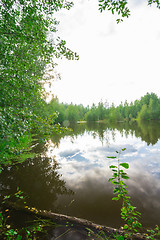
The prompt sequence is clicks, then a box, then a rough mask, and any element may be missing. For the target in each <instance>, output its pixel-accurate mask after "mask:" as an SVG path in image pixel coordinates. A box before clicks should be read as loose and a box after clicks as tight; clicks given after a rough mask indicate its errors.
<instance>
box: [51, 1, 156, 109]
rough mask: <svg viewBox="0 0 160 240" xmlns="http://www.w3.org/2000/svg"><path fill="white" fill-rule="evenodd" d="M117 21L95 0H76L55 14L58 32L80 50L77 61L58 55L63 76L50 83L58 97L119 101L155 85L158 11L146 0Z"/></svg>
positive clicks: (151, 88)
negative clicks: (101, 11)
mask: <svg viewBox="0 0 160 240" xmlns="http://www.w3.org/2000/svg"><path fill="white" fill-rule="evenodd" d="M131 10H132V15H131V17H130V18H129V19H126V20H124V22H123V23H121V24H118V25H117V24H116V21H115V19H116V18H115V17H114V16H113V15H112V14H111V13H109V12H104V13H102V14H100V13H99V12H98V6H97V0H94V1H93V0H92V1H76V2H75V7H74V8H73V9H71V10H70V11H64V12H62V13H60V14H58V19H60V21H61V24H60V28H59V35H60V36H62V38H64V39H65V40H66V41H67V43H68V46H69V47H70V48H71V49H73V50H74V51H76V52H78V53H79V55H80V60H79V61H77V62H76V61H67V60H61V61H59V67H58V70H59V72H60V73H61V75H62V80H61V81H59V82H56V83H55V84H54V85H53V93H55V94H56V95H57V96H58V97H59V99H60V101H64V102H73V103H83V104H85V105H87V104H92V103H93V102H95V103H97V102H98V101H100V100H101V99H103V100H105V99H108V100H109V101H110V102H112V101H113V102H115V103H116V104H119V103H120V101H121V100H122V101H124V100H125V99H127V100H129V101H131V100H135V99H137V98H140V97H141V96H143V95H144V94H146V93H147V92H155V93H156V94H158V95H160V91H159V87H160V84H159V56H160V48H159V38H160V27H159V22H160V11H159V10H158V9H156V8H154V7H152V8H150V7H147V4H146V2H145V1H144V3H143V2H142V3H141V4H140V5H136V6H135V5H134V6H131Z"/></svg>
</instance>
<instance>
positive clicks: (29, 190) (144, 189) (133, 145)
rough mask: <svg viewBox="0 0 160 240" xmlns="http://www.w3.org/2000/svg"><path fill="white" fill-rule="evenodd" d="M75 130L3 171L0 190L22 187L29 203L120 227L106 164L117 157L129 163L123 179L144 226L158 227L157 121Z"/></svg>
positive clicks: (159, 171) (159, 157) (159, 137)
mask: <svg viewBox="0 0 160 240" xmlns="http://www.w3.org/2000/svg"><path fill="white" fill-rule="evenodd" d="M72 127H73V132H71V133H67V134H66V135H63V136H58V135H56V136H53V137H52V138H51V139H50V140H49V141H48V142H47V143H45V144H43V143H39V145H37V146H36V147H35V149H34V151H35V152H37V153H40V156H38V157H35V158H33V159H30V160H27V161H26V162H25V163H23V164H21V165H19V166H16V167H11V168H8V169H6V170H5V171H4V172H3V173H2V174H1V177H0V182H1V191H3V192H6V193H10V192H14V191H16V187H17V186H20V188H21V190H22V191H24V192H25V193H26V194H27V196H28V200H27V201H28V202H29V204H30V205H32V206H34V207H36V208H39V209H47V210H52V211H54V212H59V213H64V214H68V215H73V216H76V217H81V218H86V219H88V220H91V221H94V222H96V223H99V224H106V225H108V226H112V227H119V226H122V225H123V222H122V221H121V219H120V207H121V203H120V202H115V201H112V197H113V193H112V192H113V186H112V184H111V183H108V179H109V178H110V177H111V170H110V169H109V165H110V164H114V163H116V161H115V160H111V159H107V156H115V152H116V151H119V150H120V149H121V148H126V149H127V150H126V151H125V152H123V154H122V155H121V157H120V160H121V161H122V162H128V163H129V165H130V168H129V170H128V171H127V172H128V175H129V176H130V179H129V180H127V184H128V192H129V194H130V195H131V197H132V201H133V204H134V205H136V206H137V209H138V210H139V211H140V212H141V213H142V222H143V224H144V226H154V225H155V224H159V225H160V217H159V216H160V122H148V123H143V124H142V123H138V124H137V123H133V124H128V123H118V124H112V125H107V124H100V123H96V124H78V125H75V126H72Z"/></svg>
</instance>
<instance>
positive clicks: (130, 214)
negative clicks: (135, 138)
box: [107, 148, 142, 239]
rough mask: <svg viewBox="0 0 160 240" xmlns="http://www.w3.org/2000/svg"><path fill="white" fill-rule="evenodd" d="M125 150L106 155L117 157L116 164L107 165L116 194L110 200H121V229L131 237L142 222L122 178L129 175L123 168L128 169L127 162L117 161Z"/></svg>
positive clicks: (125, 178)
mask: <svg viewBox="0 0 160 240" xmlns="http://www.w3.org/2000/svg"><path fill="white" fill-rule="evenodd" d="M125 150H126V148H123V149H121V150H120V151H116V153H117V154H118V156H112V157H107V158H110V159H117V165H110V166H109V168H110V169H112V177H111V178H110V179H109V180H108V181H109V182H112V184H113V185H114V186H115V188H114V190H113V193H114V194H116V197H113V198H112V200H115V201H118V200H122V208H121V218H122V219H123V220H124V221H125V224H124V226H123V229H124V230H125V231H126V233H125V237H126V238H127V237H129V238H130V239H132V238H133V233H137V232H138V229H140V228H142V224H141V223H140V221H139V219H140V216H141V213H140V212H138V211H137V210H136V207H135V206H133V205H132V202H131V198H130V196H129V195H128V192H127V184H126V183H125V182H124V180H127V179H129V177H128V175H127V173H126V172H125V171H124V170H123V169H128V168H129V164H128V163H120V161H119V156H120V154H121V153H122V152H123V151H125Z"/></svg>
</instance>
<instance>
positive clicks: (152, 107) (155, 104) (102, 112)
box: [46, 93, 160, 123]
mask: <svg viewBox="0 0 160 240" xmlns="http://www.w3.org/2000/svg"><path fill="white" fill-rule="evenodd" d="M46 111H47V114H48V115H49V114H52V113H53V112H57V113H59V115H58V117H57V119H56V122H57V123H64V121H69V122H77V121H83V120H85V121H87V122H90V121H101V120H107V121H132V120H135V119H137V120H159V119H160V98H158V96H157V95H156V94H155V93H147V94H146V95H145V96H143V97H141V99H140V100H135V101H134V102H131V103H128V102H127V101H125V103H122V102H121V104H120V105H118V106H117V107H116V106H115V105H114V104H112V105H111V106H109V104H108V103H107V102H105V103H103V102H99V103H98V105H97V106H96V105H95V104H93V105H92V106H91V107H89V106H87V107H84V106H83V105H82V104H80V105H74V104H64V103H59V101H58V99H57V98H53V99H52V100H51V102H50V103H48V104H46Z"/></svg>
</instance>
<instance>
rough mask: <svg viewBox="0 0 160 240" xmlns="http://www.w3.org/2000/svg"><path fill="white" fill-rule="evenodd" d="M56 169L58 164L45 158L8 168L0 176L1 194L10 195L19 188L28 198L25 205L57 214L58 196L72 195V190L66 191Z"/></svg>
mask: <svg viewBox="0 0 160 240" xmlns="http://www.w3.org/2000/svg"><path fill="white" fill-rule="evenodd" d="M58 169H59V165H58V163H57V162H56V161H55V160H54V159H53V158H47V157H45V156H43V157H36V158H34V159H30V160H28V161H26V162H24V163H23V164H19V165H17V166H13V167H8V168H6V169H5V170H4V171H3V172H2V174H1V175H0V188H1V193H2V194H4V195H8V194H12V193H14V192H16V188H17V186H19V188H20V189H21V191H23V192H24V193H25V194H26V195H27V197H28V199H27V204H29V205H31V206H32V207H33V206H34V207H36V208H38V209H46V210H52V211H55V212H58V211H60V210H61V206H60V205H59V203H58V201H57V199H58V196H60V195H73V194H74V193H73V191H72V190H70V189H67V187H66V183H65V181H64V180H63V179H62V176H61V175H60V174H59V173H58Z"/></svg>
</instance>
